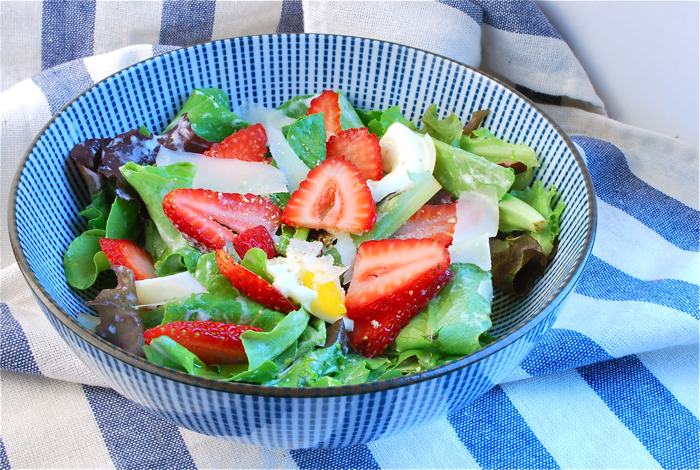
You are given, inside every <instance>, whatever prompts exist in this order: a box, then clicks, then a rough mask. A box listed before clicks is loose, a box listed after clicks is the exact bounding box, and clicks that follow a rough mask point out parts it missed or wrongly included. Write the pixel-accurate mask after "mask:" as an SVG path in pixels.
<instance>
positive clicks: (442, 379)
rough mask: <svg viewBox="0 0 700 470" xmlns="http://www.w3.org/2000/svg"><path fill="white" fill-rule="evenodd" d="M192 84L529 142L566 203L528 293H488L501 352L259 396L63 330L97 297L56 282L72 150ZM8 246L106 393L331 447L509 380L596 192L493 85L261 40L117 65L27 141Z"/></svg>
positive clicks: (572, 261) (545, 131)
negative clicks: (396, 112) (333, 95)
mask: <svg viewBox="0 0 700 470" xmlns="http://www.w3.org/2000/svg"><path fill="white" fill-rule="evenodd" d="M195 87H219V88H222V89H223V90H225V91H226V92H227V93H228V95H229V96H230V97H231V101H232V104H233V106H234V107H235V106H236V105H237V104H238V103H239V102H240V101H242V100H254V101H257V102H258V103H261V104H263V105H265V106H278V105H280V104H281V103H283V102H284V101H286V100H287V99H289V98H291V97H292V96H295V95H300V94H310V93H315V92H317V91H321V90H326V89H334V90H343V91H344V92H345V93H346V94H347V96H348V97H349V98H350V100H351V101H352V102H353V104H354V105H355V106H356V107H359V108H363V109H386V108H387V107H390V106H394V105H399V106H400V107H401V109H402V110H403V112H404V114H405V115H406V116H407V117H408V118H409V119H412V120H415V119H418V118H419V117H420V116H421V115H422V114H423V112H424V110H425V109H426V108H427V107H428V106H429V105H430V104H432V103H437V104H438V109H439V110H442V111H444V112H446V111H448V110H453V111H454V112H455V113H456V114H457V115H458V116H460V117H461V118H462V121H463V122H464V121H466V119H467V118H468V116H469V114H470V113H471V111H473V110H477V109H490V110H491V111H492V113H491V115H490V116H489V118H488V120H487V122H486V125H487V126H488V128H489V129H490V130H491V131H493V132H494V133H495V134H496V135H498V136H499V137H503V138H505V139H507V140H509V141H517V142H519V141H523V142H525V143H526V144H528V145H530V146H532V147H534V148H535V149H536V151H537V153H538V155H539V157H540V159H541V161H542V167H541V168H540V169H539V170H538V172H537V173H536V178H537V179H538V180H542V181H543V182H544V183H545V184H546V185H550V184H554V185H556V187H557V189H558V190H559V192H560V195H561V198H562V199H563V200H564V202H565V203H566V211H565V212H564V217H563V221H562V230H561V237H560V245H559V252H558V254H557V256H556V259H555V261H554V263H553V264H552V265H551V266H550V267H549V269H548V271H547V273H546V275H545V276H544V278H542V279H541V280H540V281H539V282H538V283H537V285H536V287H535V289H534V291H533V292H532V293H531V294H530V295H528V296H527V297H525V298H513V297H509V296H506V295H500V294H497V295H496V298H495V301H494V306H493V323H494V328H493V334H494V335H495V336H497V337H499V339H498V341H496V342H495V343H493V344H491V345H489V346H487V347H486V348H484V349H482V350H480V351H477V352H475V353H474V354H471V355H469V356H466V357H464V358H462V359H459V360H456V361H453V362H451V363H448V364H445V365H443V366H440V367H437V368H435V369H432V370H428V371H425V372H420V373H416V374H413V375H410V376H407V377H403V378H398V379H392V380H386V381H382V382H375V383H367V384H360V385H350V386H342V387H332V388H305V389H296V388H272V387H265V386H260V385H251V384H245V383H224V382H217V381H213V380H208V379H202V378H197V377H193V376H189V375H186V374H184V373H180V372H177V371H174V370H171V369H167V368H163V367H159V366H157V365H154V364H151V363H149V362H147V361H145V360H143V359H140V358H138V357H136V356H133V355H131V354H129V353H127V352H125V351H123V350H121V349H119V348H116V347H115V346H113V345H112V344H110V343H107V342H106V341H104V340H103V339H101V338H99V337H98V336H96V335H95V334H93V333H92V332H91V331H89V330H87V329H85V328H84V327H82V326H81V325H80V324H79V323H78V322H77V321H76V320H75V318H76V316H77V314H78V313H79V312H85V311H86V310H87V307H85V306H84V302H85V301H86V300H90V299H92V298H94V296H95V294H96V292H92V291H88V292H78V291H76V290H74V289H72V288H70V287H69V286H68V285H67V284H66V280H65V277H64V274H63V266H62V259H63V253H64V252H65V250H66V248H67V247H68V245H69V243H70V242H71V241H72V240H73V238H74V237H76V236H77V235H78V234H80V233H81V232H82V231H83V230H84V229H85V228H86V223H85V220H84V219H83V218H82V217H80V216H78V212H79V211H80V210H82V209H83V208H84V207H85V206H86V205H87V204H88V203H89V195H88V192H87V190H86V188H85V187H84V186H83V184H82V180H81V177H80V175H79V174H78V172H77V170H76V169H75V167H74V165H72V164H70V162H68V161H67V155H68V152H69V150H70V149H71V148H72V147H73V145H75V144H76V143H78V142H81V141H83V140H86V139H88V138H92V137H108V136H114V135H117V134H120V133H123V132H126V131H128V130H130V129H134V128H137V127H139V126H141V125H146V126H147V127H148V128H149V129H156V130H157V129H162V128H163V127H164V126H165V125H166V124H167V123H168V122H169V121H170V120H171V119H172V118H173V117H174V115H175V114H176V113H177V111H178V109H179V108H180V107H181V106H182V105H183V104H184V102H185V100H186V99H187V97H188V96H189V94H190V91H191V90H192V89H193V88H195ZM10 200H11V206H10V236H11V239H12V244H13V248H14V251H15V255H16V257H17V260H18V262H19V265H20V267H21V269H22V271H23V273H24V276H25V277H26V279H27V282H28V283H29V285H30V286H31V288H32V290H33V292H34V294H35V296H36V298H37V299H38V301H39V304H40V305H41V307H42V308H43V310H44V312H45V314H46V316H47V317H48V318H49V320H50V321H51V323H52V324H53V326H54V327H55V328H56V330H58V332H59V333H60V335H61V336H62V337H63V338H64V339H65V341H66V342H67V343H68V345H69V346H70V347H71V349H72V350H73V351H74V352H75V353H76V354H77V355H78V356H79V357H80V359H81V360H82V361H83V362H85V364H86V365H87V366H88V367H89V368H90V369H91V370H92V371H93V372H94V373H95V374H96V375H97V376H99V377H101V378H102V379H103V380H104V381H105V382H107V383H108V384H109V385H110V386H111V387H113V388H114V389H115V390H117V391H118V392H119V393H121V394H122V395H124V396H125V397H127V398H129V399H131V400H133V401H134V402H136V403H138V404H140V405H141V406H143V407H144V408H146V409H147V410H149V411H151V412H153V413H154V414H156V415H158V416H161V417H163V418H165V419H168V420H170V421H172V422H174V423H175V424H177V425H178V426H182V427H185V428H187V429H190V430H193V431H196V432H199V433H203V434H208V435H211V436H216V437H221V438H224V439H230V440H232V441H236V442H240V443H245V444H254V445H259V446H268V447H285V448H309V447H342V446H350V445H356V444H361V443H365V442H368V441H371V440H376V439H380V438H383V437H389V436H393V435H396V434H399V433H401V432H404V431H408V430H411V429H414V428H416V427H419V426H422V425H425V424H427V423H429V422H431V421H434V420H437V419H439V418H441V417H443V416H445V415H446V414H448V413H449V412H451V411H453V410H456V409H459V408H461V407H463V406H465V405H466V404H467V403H469V402H470V401H472V400H474V399H476V398H477V397H479V396H480V395H481V394H483V393H484V392H486V391H487V390H489V389H490V388H492V387H493V386H495V385H496V384H497V383H498V382H499V381H501V380H503V379H504V378H505V377H506V376H507V375H508V374H509V373H511V372H512V371H513V370H514V369H515V368H516V367H517V366H518V365H519V364H520V362H521V361H522V360H523V359H524V358H525V356H526V355H527V354H528V353H529V352H530V351H531V350H532V348H533V346H534V345H535V344H536V343H537V341H538V339H539V338H540V337H541V336H542V335H543V334H545V333H546V332H547V331H548V330H549V328H550V327H551V325H552V323H554V320H555V319H556V317H557V314H558V312H559V310H560V309H561V307H562V304H563V302H564V300H565V298H566V297H567V295H568V294H569V293H570V292H571V290H572V289H573V287H574V284H575V282H576V280H577V278H578V277H579V275H580V273H581V270H582V267H583V264H584V263H585V261H586V258H587V257H588V255H589V253H590V250H591V245H592V242H593V237H594V233H595V221H596V209H595V198H594V193H593V185H592V183H591V179H590V176H589V175H588V172H587V170H586V167H585V165H584V162H583V160H582V158H581V156H580V155H579V153H578V152H577V150H576V148H575V147H574V145H573V144H572V142H571V141H570V140H569V139H568V138H567V136H566V135H565V134H564V133H563V132H562V131H561V130H560V129H559V128H558V127H557V125H556V124H555V123H554V122H553V121H552V120H551V119H549V118H548V117H547V116H545V115H544V114H543V113H542V112H541V111H539V110H538V109H537V108H536V106H535V105H533V104H532V103H531V102H530V101H528V100H527V99H526V98H524V97H523V96H522V95H520V94H519V93H517V92H516V91H514V90H512V89H511V88H509V87H508V86H506V85H504V84H503V83H501V82H499V81H497V80H494V79H492V78H489V77H488V76H486V75H484V74H482V73H480V72H477V71H476V70H474V69H472V68H470V67H467V66H465V65H462V64H459V63H456V62H453V61H451V60H449V59H446V58H444V57H440V56H437V55H434V54H430V53H427V52H424V51H420V50H416V49H412V48H410V47H406V46H401V45H397V44H391V43H386V42H382V41H375V40H370V39H360V38H352V37H341V36H326V35H313V34H309V35H273V36H256V37H244V38H237V39H230V40H224V41H218V42H213V43H207V44H202V45H198V46H193V47H189V48H186V49H180V50H176V51H173V52H171V53H168V54H165V55H161V56H158V57H155V58H152V59H149V60H146V61H144V62H141V63H139V64H136V65H134V66H132V67H129V68H128V69H126V70H123V71H121V72H119V73H117V74H115V75H113V76H111V77H109V78H107V79H106V80H104V81H102V82H100V83H98V84H97V85H95V86H94V87H92V88H90V89H89V90H87V91H86V92H85V93H83V94H81V95H80V96H79V97H78V98H76V99H75V100H73V101H72V102H71V103H70V104H68V105H67V106H66V107H65V108H64V109H63V110H62V111H60V112H59V113H58V114H57V115H56V116H54V117H53V119H52V120H51V121H50V122H49V123H48V125H47V126H46V127H45V128H44V130H43V131H42V132H41V133H40V134H39V136H38V137H37V138H36V139H35V141H34V142H33V143H32V145H31V147H30V148H29V151H28V152H27V155H26V156H25V158H24V160H23V162H22V164H21V165H20V168H19V171H18V173H17V177H16V179H15V182H14V184H13V187H12V194H11V198H10Z"/></svg>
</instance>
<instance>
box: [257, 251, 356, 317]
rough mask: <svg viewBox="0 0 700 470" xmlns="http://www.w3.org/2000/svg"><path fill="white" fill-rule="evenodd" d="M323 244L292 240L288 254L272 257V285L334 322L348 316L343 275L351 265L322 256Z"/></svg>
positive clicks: (311, 310)
mask: <svg viewBox="0 0 700 470" xmlns="http://www.w3.org/2000/svg"><path fill="white" fill-rule="evenodd" d="M322 248H323V244H322V243H321V242H317V241H314V242H307V241H302V240H298V239H292V240H290V242H289V246H288V247H287V256H286V257H282V256H278V257H277V258H273V259H271V260H268V262H267V270H268V272H269V273H270V274H271V275H272V276H273V277H274V278H275V281H274V282H273V283H272V285H273V286H274V287H275V288H276V289H277V290H279V291H280V292H281V293H282V295H284V296H286V297H288V298H290V299H292V300H293V301H295V302H297V303H299V304H301V305H302V306H303V307H304V308H305V309H306V310H307V311H309V313H311V314H312V315H315V316H317V317H318V318H321V319H322V320H325V321H327V322H330V323H334V322H335V321H337V320H339V319H341V318H344V317H345V313H346V310H345V293H344V291H343V289H342V288H341V287H340V275H341V274H343V273H344V272H345V270H346V269H347V268H344V267H338V266H334V265H333V257H332V256H330V255H326V256H322V257H319V255H320V254H321V249H322Z"/></svg>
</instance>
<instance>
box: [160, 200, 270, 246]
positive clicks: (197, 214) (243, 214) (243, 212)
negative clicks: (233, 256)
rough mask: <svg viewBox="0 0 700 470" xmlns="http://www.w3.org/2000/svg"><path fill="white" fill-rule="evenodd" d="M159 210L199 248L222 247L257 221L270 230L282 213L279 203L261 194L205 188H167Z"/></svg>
mask: <svg viewBox="0 0 700 470" xmlns="http://www.w3.org/2000/svg"><path fill="white" fill-rule="evenodd" d="M163 212H165V215H166V216H168V218H169V219H170V221H171V222H172V223H173V225H174V226H175V228H177V229H178V230H179V231H180V232H181V233H182V234H183V236H185V238H187V239H189V240H190V242H191V243H192V244H193V245H195V246H196V247H197V248H200V249H202V250H203V251H214V250H216V249H220V248H223V247H224V246H226V242H227V241H231V242H233V241H234V240H235V238H236V237H237V234H239V233H243V232H245V231H246V230H248V229H250V228H253V227H257V226H258V225H262V226H264V227H265V228H266V229H267V231H268V232H270V233H274V232H276V231H277V228H278V227H279V225H280V218H281V215H282V211H281V210H280V209H279V207H277V206H276V205H274V204H273V203H272V202H271V201H270V200H269V199H266V198H264V197H259V196H254V195H253V194H235V193H219V192H216V191H210V190H208V189H175V190H173V191H170V192H169V193H168V194H166V196H165V198H164V199H163Z"/></svg>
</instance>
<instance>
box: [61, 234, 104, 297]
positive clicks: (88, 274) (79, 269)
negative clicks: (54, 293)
mask: <svg viewBox="0 0 700 470" xmlns="http://www.w3.org/2000/svg"><path fill="white" fill-rule="evenodd" d="M105 236H106V233H105V231H104V230H99V229H91V230H86V231H85V232H83V233H82V234H81V235H80V236H78V237H77V238H76V239H75V240H73V241H72V242H71V244H70V245H69V246H68V250H66V253H65V254H64V255H63V269H64V271H65V273H66V282H68V284H69V285H70V286H73V287H75V288H76V289H87V288H88V287H90V286H92V285H93V284H94V283H95V281H96V280H97V276H98V275H99V274H100V273H101V272H102V271H106V270H107V269H109V267H110V264H109V261H108V260H107V257H106V256H105V254H104V253H103V252H102V249H101V248H100V238H104V237H105Z"/></svg>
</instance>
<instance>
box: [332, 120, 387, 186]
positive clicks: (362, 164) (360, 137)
mask: <svg viewBox="0 0 700 470" xmlns="http://www.w3.org/2000/svg"><path fill="white" fill-rule="evenodd" d="M326 157H345V159H346V160H348V161H349V162H351V163H352V164H353V165H355V166H356V167H357V169H358V170H360V173H362V176H363V177H364V178H365V179H366V180H373V181H379V180H380V179H382V175H383V173H382V171H383V169H384V166H383V165H382V148H381V147H380V146H379V139H377V136H376V135H374V134H370V133H369V131H368V130H367V128H366V127H363V128H361V129H347V130H344V131H341V132H338V133H337V134H336V135H334V136H332V137H331V138H330V139H328V142H327V143H326Z"/></svg>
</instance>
